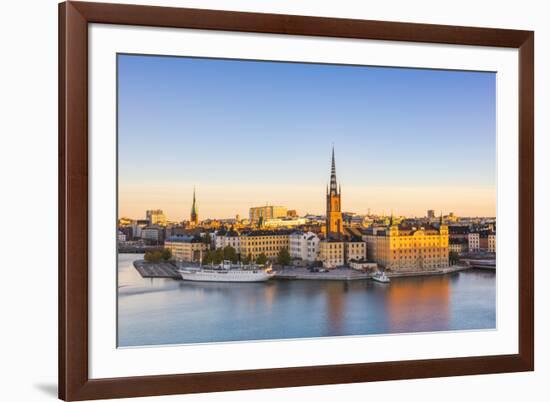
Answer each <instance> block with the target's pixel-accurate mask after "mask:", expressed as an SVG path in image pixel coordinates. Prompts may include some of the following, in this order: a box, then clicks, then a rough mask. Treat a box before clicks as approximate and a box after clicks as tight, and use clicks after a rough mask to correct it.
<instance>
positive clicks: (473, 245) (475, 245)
mask: <svg viewBox="0 0 550 402" xmlns="http://www.w3.org/2000/svg"><path fill="white" fill-rule="evenodd" d="M479 245H480V242H479V233H468V251H469V252H476V251H479Z"/></svg>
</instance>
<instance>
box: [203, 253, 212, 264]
mask: <svg viewBox="0 0 550 402" xmlns="http://www.w3.org/2000/svg"><path fill="white" fill-rule="evenodd" d="M213 261H214V253H213V252H212V251H211V250H206V252H205V253H204V254H203V255H202V263H203V264H204V265H210V264H212V262H213Z"/></svg>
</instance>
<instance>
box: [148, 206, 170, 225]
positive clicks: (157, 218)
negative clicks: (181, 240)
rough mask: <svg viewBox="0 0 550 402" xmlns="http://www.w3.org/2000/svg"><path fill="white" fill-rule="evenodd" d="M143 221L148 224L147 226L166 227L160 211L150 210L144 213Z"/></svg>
mask: <svg viewBox="0 0 550 402" xmlns="http://www.w3.org/2000/svg"><path fill="white" fill-rule="evenodd" d="M145 219H147V221H148V222H149V225H161V226H165V225H166V215H164V212H163V211H162V209H151V210H148V211H146V212H145Z"/></svg>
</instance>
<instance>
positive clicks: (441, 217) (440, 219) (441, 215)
mask: <svg viewBox="0 0 550 402" xmlns="http://www.w3.org/2000/svg"><path fill="white" fill-rule="evenodd" d="M439 225H440V226H441V225H443V211H441V214H440V215H439Z"/></svg>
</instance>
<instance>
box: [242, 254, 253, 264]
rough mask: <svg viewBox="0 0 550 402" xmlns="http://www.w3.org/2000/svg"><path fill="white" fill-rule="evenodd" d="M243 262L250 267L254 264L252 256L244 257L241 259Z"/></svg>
mask: <svg viewBox="0 0 550 402" xmlns="http://www.w3.org/2000/svg"><path fill="white" fill-rule="evenodd" d="M241 262H242V263H243V264H244V265H248V264H250V263H251V262H252V254H248V255H245V256H244V257H241Z"/></svg>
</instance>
